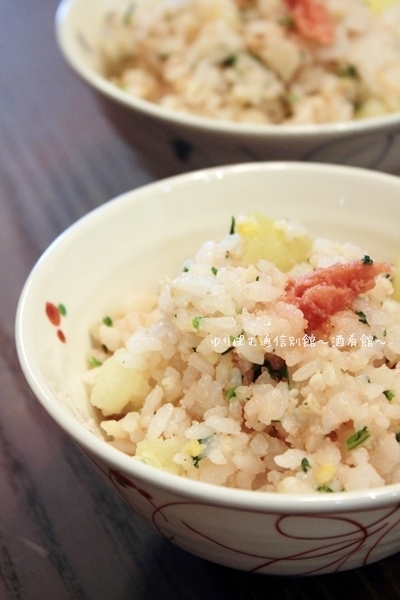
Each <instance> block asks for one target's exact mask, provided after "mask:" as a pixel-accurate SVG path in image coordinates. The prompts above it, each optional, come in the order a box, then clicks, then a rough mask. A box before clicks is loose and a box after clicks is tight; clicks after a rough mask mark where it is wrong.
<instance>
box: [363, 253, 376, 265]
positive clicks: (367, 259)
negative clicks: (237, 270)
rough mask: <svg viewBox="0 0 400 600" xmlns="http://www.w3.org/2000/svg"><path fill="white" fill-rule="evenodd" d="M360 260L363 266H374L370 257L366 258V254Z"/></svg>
mask: <svg viewBox="0 0 400 600" xmlns="http://www.w3.org/2000/svg"><path fill="white" fill-rule="evenodd" d="M361 260H362V262H363V263H364V265H373V264H374V261H373V260H372V258H371V257H370V256H368V254H365V255H364V256H363V257H362V259H361Z"/></svg>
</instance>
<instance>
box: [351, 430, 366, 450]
mask: <svg viewBox="0 0 400 600" xmlns="http://www.w3.org/2000/svg"><path fill="white" fill-rule="evenodd" d="M368 438H369V432H368V427H366V426H365V427H363V428H362V429H360V431H356V433H354V434H353V435H351V436H350V437H349V438H348V439H347V440H346V446H347V450H354V448H357V446H359V445H360V444H362V443H363V442H365V440H367V439H368Z"/></svg>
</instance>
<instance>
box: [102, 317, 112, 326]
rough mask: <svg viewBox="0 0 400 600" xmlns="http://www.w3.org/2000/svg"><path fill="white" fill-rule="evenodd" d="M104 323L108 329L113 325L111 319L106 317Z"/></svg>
mask: <svg viewBox="0 0 400 600" xmlns="http://www.w3.org/2000/svg"><path fill="white" fill-rule="evenodd" d="M103 323H104V325H107V327H111V325H112V319H111V317H104V319H103Z"/></svg>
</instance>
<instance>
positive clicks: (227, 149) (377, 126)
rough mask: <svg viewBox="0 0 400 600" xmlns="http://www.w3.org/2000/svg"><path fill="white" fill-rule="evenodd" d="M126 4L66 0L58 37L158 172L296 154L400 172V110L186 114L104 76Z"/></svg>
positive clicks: (105, 0) (112, 115) (71, 61)
mask: <svg viewBox="0 0 400 600" xmlns="http://www.w3.org/2000/svg"><path fill="white" fill-rule="evenodd" d="M118 4H121V0H112V1H110V0H98V1H97V2H87V1H85V0H63V1H62V2H61V4H60V5H59V8H58V11H57V15H56V32H57V38H58V42H59V46H60V48H61V51H62V53H63V55H64V57H65V59H66V61H67V62H68V63H69V64H70V66H71V67H72V68H73V69H74V70H75V71H76V73H78V74H79V75H80V76H81V77H82V78H83V80H84V81H86V83H87V84H88V85H89V86H90V87H91V88H92V89H93V90H95V92H96V93H97V94H98V99H99V103H100V106H101V108H102V109H103V110H104V112H105V113H106V114H107V115H108V117H109V118H110V120H111V121H112V122H113V124H114V125H115V127H116V128H117V130H118V131H119V132H120V134H121V135H122V136H124V138H125V139H126V140H127V141H128V142H129V143H131V144H133V146H135V148H138V149H139V150H140V153H141V154H142V156H143V158H144V159H145V160H147V162H148V163H149V164H150V166H152V167H153V169H154V170H156V172H159V173H165V174H166V175H167V174H174V173H176V172H179V171H183V170H190V169H197V168H203V167H208V166H212V165H218V164H232V163H239V162H248V161H249V162H252V161H264V160H296V161H312V162H325V163H327V162H329V163H336V164H347V165H353V166H360V167H366V168H371V169H377V170H381V171H386V172H390V173H400V161H399V156H400V113H396V114H393V113H392V114H388V115H385V116H381V117H375V118H368V119H359V120H353V121H350V122H343V123H332V124H321V125H285V126H282V125H261V124H260V125H259V124H250V123H249V124H246V123H234V122H228V121H219V120H216V119H210V118H205V117H198V116H195V115H190V114H184V113H179V112H177V111H172V110H168V109H166V108H163V107H161V106H159V105H156V104H154V103H151V102H148V101H146V100H141V99H139V98H135V97H133V96H132V95H130V94H128V93H127V92H124V91H123V90H121V89H119V88H118V87H117V86H116V85H114V84H113V83H111V82H110V81H108V80H107V78H106V77H105V76H104V74H103V69H102V60H101V52H100V47H101V35H102V33H101V32H102V25H103V23H104V15H105V14H106V12H107V10H108V9H109V8H110V7H115V6H118ZM163 165H165V168H164V169H163V168H162V166H163Z"/></svg>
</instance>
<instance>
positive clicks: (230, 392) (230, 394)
mask: <svg viewBox="0 0 400 600" xmlns="http://www.w3.org/2000/svg"><path fill="white" fill-rule="evenodd" d="M235 390H236V388H229V390H226V392H225V400H228V401H229V400H232V398H234V397H235V396H236V391H235Z"/></svg>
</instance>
